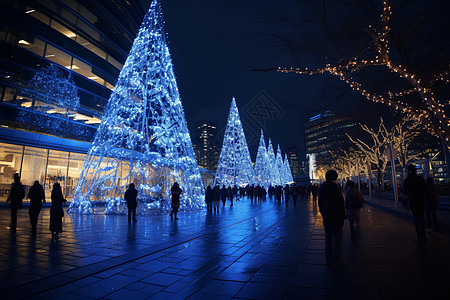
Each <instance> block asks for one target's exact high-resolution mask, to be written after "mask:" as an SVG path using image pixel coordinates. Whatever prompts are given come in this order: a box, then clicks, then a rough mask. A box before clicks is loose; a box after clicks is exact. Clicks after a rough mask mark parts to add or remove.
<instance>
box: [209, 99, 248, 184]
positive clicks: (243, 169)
mask: <svg viewBox="0 0 450 300" xmlns="http://www.w3.org/2000/svg"><path fill="white" fill-rule="evenodd" d="M247 184H255V171H254V170H253V164H252V160H251V158H250V152H249V151H248V147H247V141H246V140H245V135H244V129H243V128H242V123H241V119H240V117H239V111H238V108H237V106H236V101H235V100H234V98H233V100H232V101H231V107H230V113H229V115H228V122H227V127H226V129H225V135H224V137H223V143H222V150H221V151H220V157H219V164H218V166H217V171H216V177H215V178H214V185H219V186H222V185H225V186H226V187H228V186H234V185H238V186H244V185H247Z"/></svg>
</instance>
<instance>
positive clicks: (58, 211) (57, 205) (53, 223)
mask: <svg viewBox="0 0 450 300" xmlns="http://www.w3.org/2000/svg"><path fill="white" fill-rule="evenodd" d="M51 198H52V206H51V207H50V228H49V230H50V231H51V232H52V241H54V240H58V239H59V233H61V232H63V230H62V218H63V217H64V210H63V203H64V202H66V200H65V199H64V196H63V194H62V191H61V185H60V184H59V183H58V182H56V183H54V184H53V189H52V196H51Z"/></svg>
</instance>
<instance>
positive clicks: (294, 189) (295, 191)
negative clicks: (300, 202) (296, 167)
mask: <svg viewBox="0 0 450 300" xmlns="http://www.w3.org/2000/svg"><path fill="white" fill-rule="evenodd" d="M297 198H298V187H297V186H296V185H295V184H294V186H293V187H292V201H294V208H297Z"/></svg>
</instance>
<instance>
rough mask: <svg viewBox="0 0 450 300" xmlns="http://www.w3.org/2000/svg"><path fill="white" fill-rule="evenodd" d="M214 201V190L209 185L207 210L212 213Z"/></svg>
mask: <svg viewBox="0 0 450 300" xmlns="http://www.w3.org/2000/svg"><path fill="white" fill-rule="evenodd" d="M213 199H214V194H213V190H212V189H211V186H209V185H208V187H207V188H206V192H205V202H206V210H207V211H208V212H212V203H213Z"/></svg>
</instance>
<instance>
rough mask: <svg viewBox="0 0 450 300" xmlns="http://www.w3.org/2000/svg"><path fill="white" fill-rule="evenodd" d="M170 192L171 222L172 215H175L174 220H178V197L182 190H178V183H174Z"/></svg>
mask: <svg viewBox="0 0 450 300" xmlns="http://www.w3.org/2000/svg"><path fill="white" fill-rule="evenodd" d="M170 191H171V193H172V211H171V212H170V218H171V219H172V220H173V215H175V220H178V218H177V214H178V209H179V208H180V195H181V193H182V192H183V190H182V189H181V188H180V185H179V184H178V182H175V183H174V184H173V186H172V188H171V189H170Z"/></svg>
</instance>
